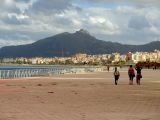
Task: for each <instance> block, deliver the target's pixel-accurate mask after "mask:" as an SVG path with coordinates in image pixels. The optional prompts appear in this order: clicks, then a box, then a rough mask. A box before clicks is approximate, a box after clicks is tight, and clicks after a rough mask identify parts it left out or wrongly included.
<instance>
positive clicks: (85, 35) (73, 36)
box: [0, 29, 160, 58]
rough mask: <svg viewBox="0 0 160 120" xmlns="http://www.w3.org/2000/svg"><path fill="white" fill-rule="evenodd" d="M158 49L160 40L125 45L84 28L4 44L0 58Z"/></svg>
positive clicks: (0, 51) (0, 50)
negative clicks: (96, 35) (31, 41)
mask: <svg viewBox="0 0 160 120" xmlns="http://www.w3.org/2000/svg"><path fill="white" fill-rule="evenodd" d="M155 49H158V50H160V41H154V42H151V43H148V44H144V45H126V44H120V43H117V42H110V41H108V42H106V41H103V40H98V39H96V38H95V37H94V36H91V35H90V33H89V32H88V31H86V30H83V29H81V30H79V31H76V32H75V33H68V32H64V33H61V34H57V35H55V36H52V37H48V38H45V39H41V40H38V41H36V42H34V43H32V44H26V45H18V46H6V47H2V48H1V49H0V58H4V57H12V58H14V57H27V58H30V57H54V56H57V57H60V56H62V55H63V54H64V56H65V57H67V56H72V55H74V54H76V53H87V54H90V55H94V54H109V53H115V52H118V53H121V54H126V53H128V52H137V51H140V52H141V51H142V52H152V51H154V50H155ZM62 51H63V52H62Z"/></svg>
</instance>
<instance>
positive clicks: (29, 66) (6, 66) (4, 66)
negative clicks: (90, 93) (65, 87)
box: [0, 65, 95, 70]
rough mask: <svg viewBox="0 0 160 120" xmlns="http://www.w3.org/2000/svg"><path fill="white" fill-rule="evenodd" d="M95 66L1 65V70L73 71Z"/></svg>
mask: <svg viewBox="0 0 160 120" xmlns="http://www.w3.org/2000/svg"><path fill="white" fill-rule="evenodd" d="M90 67H93V66H37V65H36V66H34V65H33V66H32V65H14V66H13V65H0V70H19V69H71V68H90ZM94 67H95V66H94Z"/></svg>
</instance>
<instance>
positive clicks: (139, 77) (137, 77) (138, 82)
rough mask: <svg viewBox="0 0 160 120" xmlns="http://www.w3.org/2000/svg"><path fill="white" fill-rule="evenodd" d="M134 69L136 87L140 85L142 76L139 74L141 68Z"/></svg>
mask: <svg viewBox="0 0 160 120" xmlns="http://www.w3.org/2000/svg"><path fill="white" fill-rule="evenodd" d="M135 69H136V71H137V75H136V82H137V85H140V79H141V78H142V74H141V70H142V68H141V67H139V66H137V67H136V68H135Z"/></svg>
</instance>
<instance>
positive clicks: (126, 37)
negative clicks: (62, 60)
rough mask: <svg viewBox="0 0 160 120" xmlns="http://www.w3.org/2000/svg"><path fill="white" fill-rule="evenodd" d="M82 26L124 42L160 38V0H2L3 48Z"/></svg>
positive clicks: (98, 35)
mask: <svg viewBox="0 0 160 120" xmlns="http://www.w3.org/2000/svg"><path fill="white" fill-rule="evenodd" d="M2 1H3V2H2ZM80 29H84V30H87V31H88V32H89V33H90V34H91V35H92V36H94V37H96V38H97V39H99V40H104V41H111V42H118V43H121V44H131V45H141V44H147V43H150V42H152V41H156V40H160V0H1V3H0V48H2V47H4V46H12V45H22V44H30V43H33V42H36V41H38V40H40V39H43V38H46V37H51V36H54V35H57V34H60V33H63V32H69V33H75V32H76V31H79V30H80Z"/></svg>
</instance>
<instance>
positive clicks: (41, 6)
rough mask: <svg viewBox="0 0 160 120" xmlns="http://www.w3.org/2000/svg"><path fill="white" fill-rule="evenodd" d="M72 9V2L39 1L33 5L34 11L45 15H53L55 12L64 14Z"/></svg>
mask: <svg viewBox="0 0 160 120" xmlns="http://www.w3.org/2000/svg"><path fill="white" fill-rule="evenodd" d="M71 7H72V4H71V0H39V1H37V2H35V3H34V4H33V6H32V9H33V10H35V11H37V12H43V13H45V14H47V13H49V14H53V11H56V12H63V11H64V10H65V9H70V8H71Z"/></svg>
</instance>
